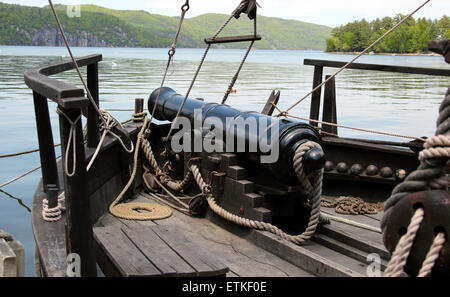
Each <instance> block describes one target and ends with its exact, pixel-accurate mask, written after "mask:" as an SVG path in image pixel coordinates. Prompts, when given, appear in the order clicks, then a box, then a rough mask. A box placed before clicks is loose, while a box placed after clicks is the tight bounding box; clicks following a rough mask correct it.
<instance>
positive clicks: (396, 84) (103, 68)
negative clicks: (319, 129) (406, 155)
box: [0, 46, 450, 276]
mask: <svg viewBox="0 0 450 297" xmlns="http://www.w3.org/2000/svg"><path fill="white" fill-rule="evenodd" d="M73 52H74V54H75V55H76V56H84V55H88V54H93V53H102V54H103V60H104V61H103V62H102V63H101V64H100V68H99V73H100V100H101V107H102V108H105V109H132V108H133V107H134V99H135V98H148V95H149V94H150V93H151V92H152V91H153V90H154V89H155V88H157V87H159V84H160V80H161V78H162V74H163V71H164V67H165V65H166V63H167V50H166V49H131V48H130V49H117V48H74V49H73ZM202 54H203V50H202V49H178V50H177V53H176V55H175V62H174V67H173V68H171V70H170V74H171V75H170V76H169V77H168V79H167V83H166V86H170V87H172V88H173V89H175V90H176V91H177V92H178V93H180V94H184V93H185V92H186V89H187V88H188V86H189V82H190V81H191V79H192V76H193V74H194V72H195V69H196V67H197V65H198V61H199V60H200V58H201V56H202ZM243 54H244V51H242V50H212V51H211V52H210V54H209V55H208V58H207V61H206V62H205V64H204V67H203V70H202V72H201V73H200V75H199V77H198V80H197V83H196V84H195V87H194V89H193V91H192V92H191V97H194V98H195V97H201V98H204V99H205V100H206V101H211V102H220V100H221V99H222V97H223V94H224V92H225V90H226V88H227V86H228V83H229V81H230V79H231V77H232V76H233V75H234V72H235V71H236V69H237V67H238V65H239V62H240V60H241V59H242V56H243ZM306 58H307V59H326V60H338V61H349V60H350V59H351V58H353V56H352V55H335V54H326V53H322V52H317V51H262V50H259V51H254V52H252V53H251V54H250V56H249V58H248V62H247V63H246V64H245V66H244V68H243V70H242V72H241V75H240V77H239V80H238V82H237V83H236V86H235V87H236V89H237V93H236V94H232V95H231V96H230V97H229V99H228V102H227V104H229V105H231V106H234V107H237V108H239V109H243V110H256V111H261V110H262V108H263V106H264V104H265V102H266V100H267V98H268V96H269V94H270V92H271V90H272V89H279V90H280V91H281V100H280V104H279V106H280V108H281V109H283V108H284V109H286V108H287V107H289V106H290V105H292V104H293V103H294V102H296V101H297V100H298V99H300V98H301V97H303V96H304V95H305V94H307V93H308V92H309V91H310V90H311V87H312V76H313V67H311V66H304V65H303V59H306ZM62 59H67V52H66V50H65V48H51V47H16V46H0V155H5V154H10V153H15V152H20V151H26V150H30V149H35V148H37V147H38V143H37V135H36V123H35V118H34V108H33V101H32V95H31V94H32V93H31V90H30V89H28V88H27V86H26V85H25V83H24V81H23V73H24V72H25V70H26V69H28V68H31V67H36V66H39V65H43V64H48V63H53V62H57V61H61V60H62ZM358 62H362V63H373V64H390V65H403V66H418V67H431V68H444V69H450V67H449V66H448V65H447V64H445V62H444V60H443V59H442V58H441V57H430V56H378V55H366V56H363V57H362V58H361V59H360V60H358ZM334 71H336V69H331V68H329V69H326V70H325V74H332V73H333V72H334ZM56 77H57V78H60V79H64V80H65V81H68V82H71V83H73V84H76V85H78V86H80V83H79V81H78V79H77V76H76V73H75V72H73V71H71V72H68V73H65V74H62V75H58V76H56ZM449 85H450V79H449V78H448V77H432V76H423V75H413V74H394V73H388V72H371V71H360V70H346V71H344V72H343V73H341V74H340V75H339V76H338V77H337V79H336V88H337V91H336V92H337V105H338V109H337V114H338V122H339V123H340V124H344V125H348V126H355V127H361V128H368V129H376V130H382V131H387V132H394V133H399V134H405V135H410V136H417V137H419V136H429V135H432V134H434V131H435V121H436V118H437V114H438V108H439V105H440V103H441V101H442V99H443V98H444V94H445V92H446V90H447V88H448V86H449ZM145 105H146V104H145ZM55 109H56V106H55V105H54V104H53V103H51V104H50V114H51V118H52V125H53V129H54V131H53V133H54V137H55V143H59V129H58V120H57V115H56V112H55ZM111 113H112V114H113V115H114V116H115V117H117V118H118V119H119V120H121V121H123V120H126V119H128V118H130V115H131V112H111ZM292 113H293V114H296V115H299V116H302V117H308V116H309V100H305V101H304V102H303V103H301V104H300V105H298V106H297V107H296V108H295V109H294V110H293V111H292ZM339 134H340V135H341V136H347V137H366V138H372V139H373V138H376V139H388V140H389V139H394V138H389V137H386V136H381V135H364V134H362V133H361V132H357V131H352V130H343V129H340V130H339ZM397 140H398V139H397ZM57 153H58V154H59V153H60V152H59V149H58V150H57ZM39 163H40V162H39V154H38V153H34V154H30V155H25V156H20V157H14V158H7V159H0V184H2V183H4V182H5V181H7V180H10V179H11V178H13V177H16V176H18V175H20V174H22V173H24V172H26V171H28V170H30V169H32V168H35V167H37V166H39V165H40V164H39ZM40 174H41V173H40V171H37V172H35V173H33V174H31V175H29V176H27V177H25V178H23V179H21V180H20V181H17V182H15V183H13V184H11V185H8V186H6V187H4V188H2V189H1V190H3V191H4V192H3V191H2V192H0V229H3V230H5V231H7V232H10V233H12V234H13V235H14V237H15V238H16V239H17V240H19V241H20V242H22V244H23V245H24V246H25V251H26V275H27V276H32V275H34V271H33V269H34V268H33V255H34V240H33V234H32V230H31V222H30V221H31V219H30V218H31V216H30V213H29V212H28V210H27V208H26V207H30V206H31V202H32V197H33V193H34V190H35V188H36V185H37V183H38V182H39V180H40ZM21 203H22V204H23V205H25V206H23V205H21Z"/></svg>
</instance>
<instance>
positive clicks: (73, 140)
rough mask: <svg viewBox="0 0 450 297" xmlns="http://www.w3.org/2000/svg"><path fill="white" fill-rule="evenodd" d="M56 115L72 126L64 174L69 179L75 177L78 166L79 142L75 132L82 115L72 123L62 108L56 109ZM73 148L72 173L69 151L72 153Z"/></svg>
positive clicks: (65, 155) (65, 157)
mask: <svg viewBox="0 0 450 297" xmlns="http://www.w3.org/2000/svg"><path fill="white" fill-rule="evenodd" d="M56 113H57V114H59V115H62V116H63V117H64V118H65V119H66V120H67V121H68V122H69V124H70V131H69V136H68V141H67V146H66V152H65V154H64V165H65V166H64V172H65V173H66V175H67V176H68V177H73V176H74V175H75V173H76V166H77V157H76V155H77V151H76V141H77V134H76V132H75V129H76V125H77V124H78V122H79V121H80V120H81V113H80V114H79V115H78V117H77V118H76V119H75V121H72V120H71V119H70V118H69V116H68V115H67V114H66V113H65V112H64V111H62V110H61V109H60V108H57V109H56ZM71 146H72V154H73V156H72V159H73V160H72V162H73V165H72V170H73V171H72V172H69V151H70V147H71Z"/></svg>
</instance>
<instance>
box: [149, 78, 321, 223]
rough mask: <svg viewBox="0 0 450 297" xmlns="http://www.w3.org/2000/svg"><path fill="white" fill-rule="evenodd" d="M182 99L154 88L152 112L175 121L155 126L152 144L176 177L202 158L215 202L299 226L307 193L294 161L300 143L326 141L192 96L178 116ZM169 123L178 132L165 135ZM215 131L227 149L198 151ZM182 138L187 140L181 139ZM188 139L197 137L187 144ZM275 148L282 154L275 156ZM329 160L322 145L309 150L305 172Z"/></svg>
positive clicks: (299, 127)
mask: <svg viewBox="0 0 450 297" xmlns="http://www.w3.org/2000/svg"><path fill="white" fill-rule="evenodd" d="M183 101H184V97H183V96H181V95H179V94H177V93H176V92H175V91H174V90H173V89H171V88H168V87H164V88H162V89H157V90H155V91H154V92H153V93H152V94H151V95H150V98H149V99H148V110H149V112H150V113H151V114H152V113H153V111H154V114H153V115H154V118H155V119H157V120H159V121H169V122H172V123H171V124H167V125H164V124H160V125H156V126H158V128H157V129H155V127H153V128H152V129H151V130H152V133H151V136H150V142H151V143H152V147H159V149H158V148H157V149H156V150H157V151H158V152H159V154H158V155H159V156H160V157H161V158H163V159H162V160H161V162H165V161H166V160H167V159H168V160H169V162H170V166H169V168H171V169H172V170H173V172H174V173H175V175H177V174H176V171H177V170H176V168H178V171H179V172H178V176H182V175H183V172H184V173H185V172H186V171H187V170H188V166H189V165H188V163H189V161H190V160H192V159H193V158H196V159H198V160H201V168H202V174H203V176H205V177H209V180H208V181H207V182H209V183H210V184H211V186H212V188H213V192H214V196H215V197H216V200H217V201H218V202H219V203H220V205H221V206H222V207H223V208H225V209H226V210H228V211H230V212H232V213H234V214H236V215H240V216H242V217H246V218H249V219H255V220H259V221H265V222H271V223H274V221H275V222H276V221H277V220H279V221H280V222H281V221H286V220H289V219H293V218H296V220H297V222H298V223H299V225H301V223H300V222H301V220H299V219H298V217H299V216H300V217H304V218H305V219H307V218H308V211H309V208H308V206H307V204H306V195H305V194H304V193H303V189H302V188H301V186H300V185H299V182H298V179H297V177H296V174H295V172H294V165H293V163H294V154H295V152H296V150H297V148H298V147H299V146H300V145H302V144H304V143H305V142H308V141H313V142H316V143H318V144H320V143H321V137H320V135H319V133H318V132H317V131H316V129H315V128H313V127H312V126H310V125H309V124H306V123H302V122H298V121H291V120H287V119H282V118H275V117H271V116H267V115H264V114H261V113H258V112H248V111H246V112H243V111H240V110H238V109H235V108H232V107H230V106H227V105H222V104H217V103H206V102H204V101H202V100H199V99H192V98H188V99H187V100H186V102H185V103H184V106H183V109H182V110H181V112H180V115H179V117H178V118H177V117H176V116H177V113H178V110H179V108H180V106H181V105H182V104H183ZM154 126H155V125H154ZM186 126H187V129H186ZM170 127H172V131H173V133H171V135H170V137H168V138H167V137H163V136H165V135H166V134H167V131H169V130H170ZM211 132H214V133H213V134H214V137H212V139H211V140H212V142H213V143H214V144H217V142H220V145H218V146H216V147H221V148H226V149H225V150H222V151H221V150H219V151H207V150H205V149H196V146H197V145H198V142H199V141H200V142H201V141H204V140H205V138H208V137H211ZM182 137H187V138H183V139H184V140H183V141H180V139H181V138H182ZM186 139H187V140H192V142H190V144H189V145H187V146H186V145H185V144H186V143H184V142H185V141H186ZM178 141H180V143H181V142H182V143H183V145H184V150H182V151H181V150H178V151H176V152H175V151H174V150H175V149H174V143H178ZM230 143H232V144H231V145H230ZM252 148H253V149H252ZM275 151H277V152H278V153H277V154H274V152H275ZM273 154H274V155H275V156H276V158H274V159H272V160H269V162H264V160H265V159H264V158H265V157H266V160H267V158H268V157H269V156H270V155H273ZM269 159H270V158H269ZM325 161H326V159H325V154H324V152H323V150H322V149H321V148H313V149H311V150H309V151H308V152H306V153H305V155H304V157H303V168H304V171H305V173H306V174H307V175H308V174H309V173H312V172H315V171H317V170H320V169H322V168H323V167H324V165H325ZM180 171H181V172H180ZM302 198H304V199H302ZM305 222H306V221H305ZM299 228H300V227H299Z"/></svg>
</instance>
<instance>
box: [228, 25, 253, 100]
mask: <svg viewBox="0 0 450 297" xmlns="http://www.w3.org/2000/svg"><path fill="white" fill-rule="evenodd" d="M255 23H256V21H255ZM255 34H256V33H255ZM253 44H255V41H254V40H253V41H252V42H251V43H250V45H249V47H248V49H247V52H246V53H245V55H244V58H243V59H242V61H241V64H240V65H239V68H238V70H237V71H236V74H235V75H234V76H233V78H232V79H231V82H230V84H229V86H228V89H227V91H226V92H225V95H224V96H223V99H222V103H221V104H225V102H226V101H227V99H228V96H229V95H230V93H231V90H232V89H233V87H234V84H235V83H236V81H237V79H238V77H239V73H241V70H242V67H243V66H244V63H245V61H246V60H247V57H248V54H249V53H250V51H251V50H252V47H253Z"/></svg>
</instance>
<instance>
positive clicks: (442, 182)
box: [381, 88, 450, 229]
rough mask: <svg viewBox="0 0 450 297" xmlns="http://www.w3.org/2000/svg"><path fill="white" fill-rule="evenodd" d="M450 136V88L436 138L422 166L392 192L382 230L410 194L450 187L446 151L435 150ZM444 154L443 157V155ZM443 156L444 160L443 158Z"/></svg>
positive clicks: (441, 107) (431, 143)
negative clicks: (394, 208)
mask: <svg viewBox="0 0 450 297" xmlns="http://www.w3.org/2000/svg"><path fill="white" fill-rule="evenodd" d="M449 136H450V88H449V89H448V90H447V93H446V96H445V98H444V101H443V102H442V104H441V106H440V108H439V117H438V120H437V131H436V136H435V137H432V138H430V139H429V140H428V141H427V144H426V147H425V152H422V153H421V157H422V160H421V164H420V166H419V168H418V169H417V170H416V171H414V172H412V173H411V174H410V175H409V176H408V177H407V178H406V179H405V181H404V182H403V183H401V184H399V185H397V186H396V187H395V188H394V190H393V191H392V195H391V197H390V198H389V199H388V200H387V201H386V205H385V209H384V211H385V214H384V216H383V219H382V220H381V228H382V229H385V226H386V222H387V219H388V218H389V216H390V213H391V211H392V207H393V206H395V205H396V204H397V203H398V202H399V201H400V200H401V199H402V198H403V197H405V196H406V195H407V194H409V193H413V192H420V191H426V190H430V189H434V190H438V189H445V188H446V187H448V181H449V179H448V177H446V176H445V174H444V176H443V168H444V167H445V165H446V163H447V162H448V159H449V158H448V156H446V150H445V151H441V150H435V148H436V146H441V144H442V145H445V146H447V144H448V141H449V139H448V137H449ZM441 154H442V155H441ZM441 156H442V158H441Z"/></svg>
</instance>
